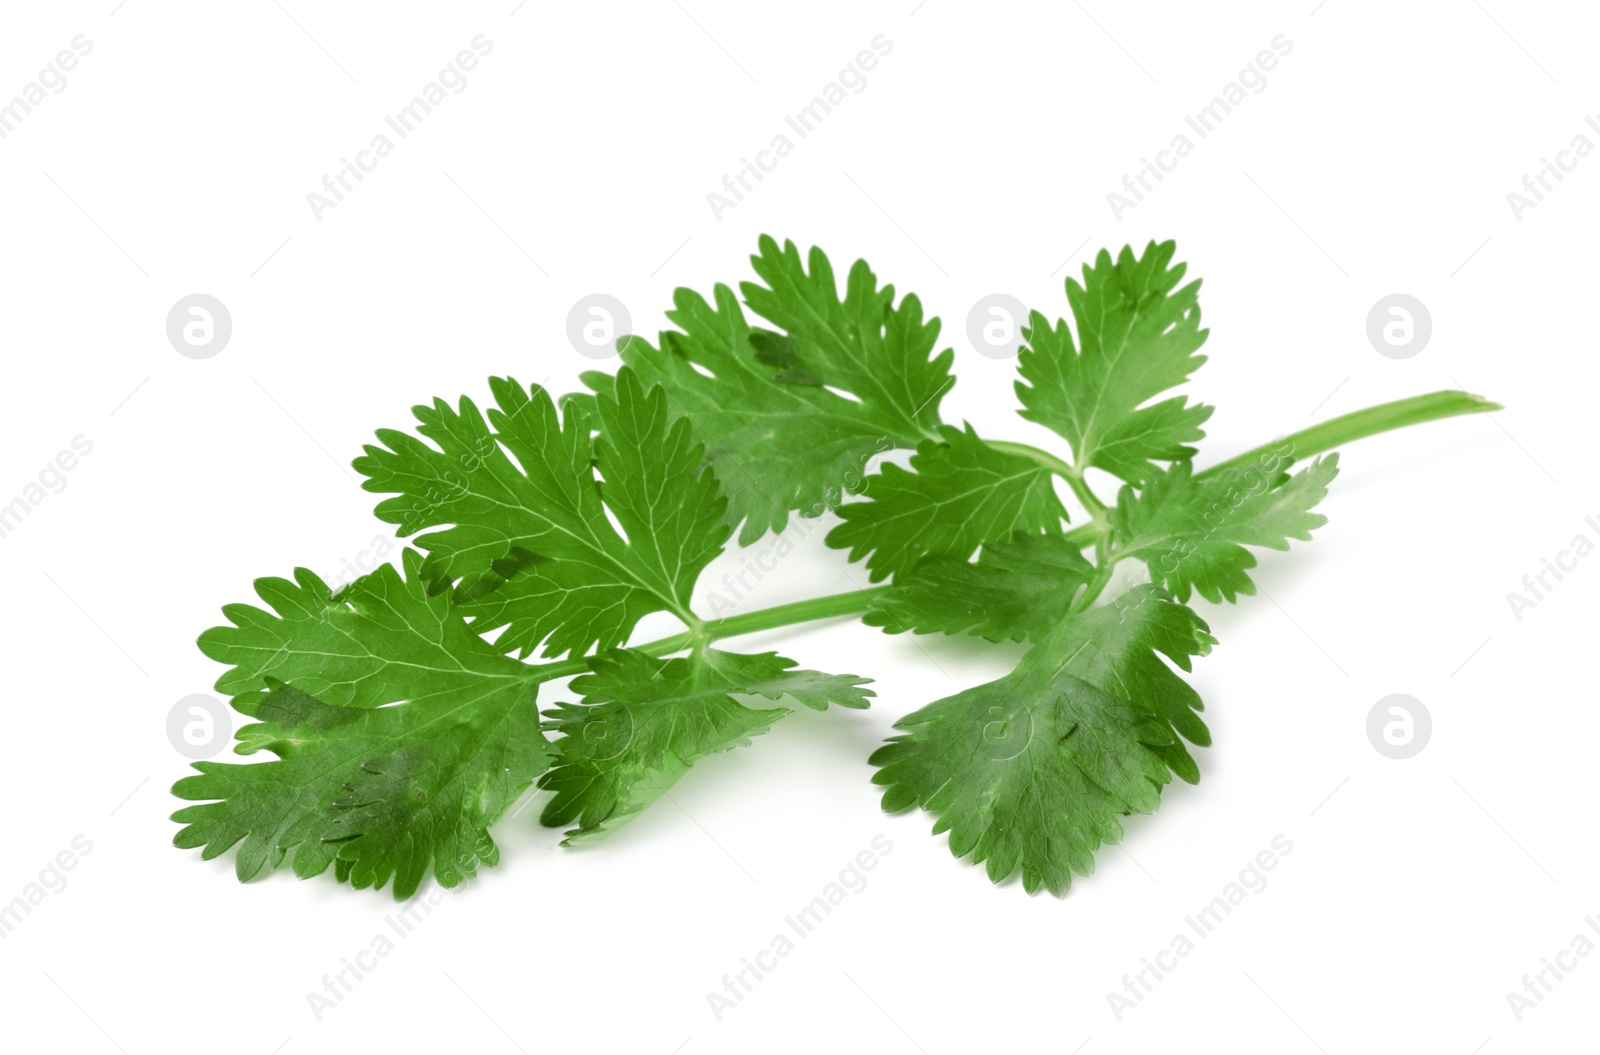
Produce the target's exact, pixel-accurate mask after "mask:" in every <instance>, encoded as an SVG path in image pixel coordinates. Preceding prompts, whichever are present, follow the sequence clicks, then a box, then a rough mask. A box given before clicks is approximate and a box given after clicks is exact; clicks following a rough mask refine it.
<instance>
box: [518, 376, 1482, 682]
mask: <svg viewBox="0 0 1600 1055" xmlns="http://www.w3.org/2000/svg"><path fill="white" fill-rule="evenodd" d="M1499 409H1500V404H1498V403H1490V402H1488V401H1486V400H1484V399H1483V398H1482V397H1480V396H1474V395H1468V394H1467V393H1466V392H1458V391H1453V390H1446V391H1441V392H1430V393H1429V394H1427V395H1425V396H1412V397H1411V398H1409V399H1398V400H1395V401H1394V402H1393V403H1380V404H1379V405H1378V406H1375V407H1368V408H1366V409H1365V410H1357V411H1355V412H1354V413H1350V414H1344V415H1342V416H1340V417H1337V418H1334V419H1332V420H1331V421H1324V422H1323V423H1322V424H1320V425H1313V426H1311V427H1310V428H1308V429H1301V430H1300V431H1299V432H1294V433H1290V434H1289V435H1288V436H1284V437H1282V438H1281V439H1278V440H1274V441H1273V442H1271V443H1264V444H1262V445H1261V446H1259V447H1254V448H1252V449H1250V450H1248V451H1245V452H1244V453H1243V454H1240V455H1236V456H1235V457H1232V458H1229V459H1228V460H1227V461H1225V462H1221V463H1219V464H1217V465H1213V466H1211V468H1209V469H1205V470H1203V471H1201V472H1198V473H1196V474H1195V476H1196V478H1200V477H1206V476H1214V475H1216V474H1217V473H1221V472H1226V471H1227V470H1229V469H1236V468H1239V467H1241V466H1245V465H1250V464H1251V463H1255V462H1264V461H1267V460H1269V459H1272V460H1274V461H1275V463H1276V464H1278V466H1279V468H1283V467H1286V466H1287V465H1288V464H1289V463H1290V462H1292V461H1297V460H1300V459H1303V458H1310V457H1314V456H1315V455H1318V454H1322V453H1324V452H1326V451H1330V450H1333V449H1334V448H1335V447H1340V446H1343V445H1344V444H1346V443H1351V442H1353V441H1355V440H1359V439H1365V438H1366V437H1368V436H1376V435H1378V434H1379V433H1381V432H1391V431H1393V430H1395V429H1403V428H1406V427H1407V426H1410V425H1420V424H1422V423H1424V422H1428V421H1438V420H1440V419H1441V418H1453V417H1456V416H1457V415H1460V414H1480V413H1484V412H1487V411H1492V410H1499ZM989 446H991V447H994V448H995V449H996V450H1002V451H1005V452H1007V453H1008V454H1015V455H1017V456H1019V457H1023V458H1027V459H1028V460H1030V461H1033V462H1036V463H1038V464H1039V465H1042V466H1044V467H1045V468H1047V469H1049V470H1050V471H1051V472H1052V473H1055V474H1057V475H1059V476H1061V477H1062V478H1064V479H1065V480H1066V481H1067V482H1068V483H1069V484H1070V485H1072V490H1073V493H1074V494H1075V495H1077V496H1078V500H1079V501H1080V502H1082V503H1083V505H1084V508H1085V509H1087V510H1089V512H1090V513H1091V514H1092V515H1093V517H1094V519H1093V520H1091V521H1090V522H1089V523H1087V524H1080V525H1079V526H1077V527H1075V528H1073V529H1072V530H1070V531H1068V532H1067V533H1066V537H1067V538H1068V539H1070V540H1072V541H1073V542H1076V543H1078V544H1080V545H1083V544H1087V543H1101V544H1103V543H1104V541H1105V538H1106V532H1107V520H1106V515H1105V509H1106V507H1105V505H1104V504H1103V503H1102V502H1101V501H1100V500H1099V499H1098V498H1097V497H1096V496H1095V495H1094V493H1093V492H1092V491H1090V490H1089V488H1088V485H1087V484H1085V483H1084V481H1083V478H1082V477H1081V475H1080V474H1079V473H1078V471H1077V470H1076V469H1074V468H1073V467H1072V466H1071V465H1068V464H1067V463H1066V462H1064V461H1062V460H1061V459H1060V458H1057V457H1056V456H1055V455H1053V454H1051V453H1050V452H1049V451H1042V450H1040V449H1039V448H1037V447H1031V446H1029V445H1028V444H1026V443H1012V442H1009V441H1003V440H1002V441H990V442H989ZM1115 563H1116V561H1115V560H1113V561H1110V562H1109V563H1106V564H1104V566H1102V567H1101V568H1100V569H1099V570H1098V571H1097V573H1096V575H1095V577H1094V579H1093V580H1092V581H1091V582H1090V584H1089V587H1088V589H1086V590H1085V591H1084V593H1083V594H1082V595H1081V596H1080V597H1079V599H1078V602H1077V603H1076V604H1075V605H1074V606H1073V608H1074V610H1075V611H1081V610H1082V609H1083V608H1087V607H1088V606H1089V605H1090V604H1091V603H1092V602H1093V601H1094V600H1095V598H1096V597H1097V596H1099V594H1100V591H1101V590H1103V589H1105V586H1106V583H1107V582H1109V581H1110V578H1111V567H1112V565H1114V564H1115ZM887 589H888V587H887V586H872V587H868V588H867V589H865V590H851V591H850V592H848V593H836V594H829V595H827V596H825V597H813V598H811V599H810V600H805V601H795V602H793V603H791V604H780V605H776V606H774V607H772V608H762V609H759V610H757V611H754V612H745V613H744V614H742V615H730V616H727V617H725V618H722V619H708V620H700V619H699V618H698V617H693V616H691V619H693V621H692V622H689V620H685V622H689V625H690V629H688V630H685V631H683V632H682V633H679V634H673V635H672V636H671V637H664V638H661V639H659V640H657V641H650V642H647V643H645V644H642V645H636V646H633V647H635V648H637V649H639V650H640V651H641V652H646V653H648V654H650V655H652V656H670V655H672V654H673V653H674V652H679V651H682V650H683V649H686V648H690V647H692V646H698V645H706V644H709V643H711V642H712V641H717V640H720V639H721V638H725V637H738V636H740V635H741V634H753V633H756V632H757V631H761V630H775V629H777V628H778V627H783V626H793V625H795V624H796V623H809V622H812V621H814V620H817V619H831V618H834V617H836V616H841V615H858V614H860V613H861V612H864V611H866V610H867V608H868V607H869V606H870V605H871V603H872V599H873V598H874V597H877V596H878V595H880V594H881V593H883V592H884V591H885V590H887ZM528 669H529V676H530V677H533V678H536V679H537V680H539V681H553V680H555V679H556V678H566V677H571V676H572V675H574V674H582V673H583V672H584V671H586V670H588V669H589V662H588V660H586V659H568V660H562V661H560V662H557V663H542V664H538V665H537V666H532V665H530V667H529V668H528Z"/></svg>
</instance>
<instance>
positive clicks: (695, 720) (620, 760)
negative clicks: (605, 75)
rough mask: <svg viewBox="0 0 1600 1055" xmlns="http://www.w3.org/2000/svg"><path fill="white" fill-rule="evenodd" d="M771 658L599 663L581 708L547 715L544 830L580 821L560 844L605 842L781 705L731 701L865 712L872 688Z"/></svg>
mask: <svg viewBox="0 0 1600 1055" xmlns="http://www.w3.org/2000/svg"><path fill="white" fill-rule="evenodd" d="M794 665H795V664H794V661H793V660H790V659H784V658H783V657H782V656H779V655H777V654H776V653H773V652H766V653H761V654H759V655H741V654H738V653H733V652H721V651H717V650H713V649H703V650H700V651H697V652H695V653H692V654H690V655H688V656H682V657H679V658H676V659H666V660H662V659H656V658H654V657H652V656H650V655H648V654H646V653H644V652H640V651H637V650H634V649H618V650H615V651H612V652H607V653H603V654H601V655H599V656H596V657H595V658H594V659H593V660H591V662H590V667H591V673H588V674H584V675H582V676H581V677H577V678H574V679H573V680H572V691H574V692H576V693H579V694H580V695H581V696H582V697H583V702H582V703H562V704H558V705H556V706H555V707H553V708H551V709H550V710H548V711H546V712H545V713H546V715H547V716H548V718H549V719H550V720H549V721H548V722H547V723H546V727H547V728H550V729H553V730H556V731H559V732H561V733H563V734H564V735H563V737H562V738H561V739H560V740H558V741H556V748H557V750H558V751H559V753H560V757H559V758H558V759H557V761H556V764H555V766H554V767H553V768H552V769H551V770H550V771H549V772H548V773H546V774H545V775H544V776H543V777H542V778H540V780H539V786H540V787H541V788H544V789H547V790H549V791H553V792H554V793H555V796H554V797H553V798H552V799H551V800H550V801H549V803H548V804H547V805H546V806H545V809H544V814H543V816H542V818H541V820H542V822H543V823H544V824H546V825H549V826H550V827H560V826H562V825H565V824H571V823H573V822H574V821H576V822H577V825H578V826H577V827H576V828H574V829H572V830H571V831H569V832H567V838H566V839H565V841H564V842H565V844H573V843H576V842H587V841H592V840H594V839H597V838H600V837H603V836H605V835H608V834H610V833H611V832H612V831H614V830H616V829H617V828H618V827H620V826H621V825H622V824H624V823H626V822H627V821H628V820H631V819H632V818H633V817H634V816H635V815H636V814H638V813H639V811H641V810H642V809H644V808H645V807H646V806H648V805H650V804H651V803H652V802H654V801H656V800H657V799H659V798H660V797H661V796H662V795H664V794H666V792H667V791H668V790H669V789H670V788H671V787H672V785H673V784H675V783H676V782H677V781H678V779H679V778H680V777H681V776H683V774H684V773H685V772H687V771H688V769H689V767H690V766H692V765H693V764H694V763H695V762H696V761H698V760H699V759H701V758H703V757H705V756H706V755H709V754H713V753H715V752H718V751H726V750H728V749H730V748H733V747H739V746H742V745H744V744H748V743H749V742H750V737H752V736H756V735H758V734H760V733H764V732H766V731H767V729H768V728H770V727H771V725H772V723H773V722H774V721H776V720H777V719H779V718H781V717H783V716H784V715H786V714H788V713H789V712H788V710H786V709H785V708H782V707H775V708H764V709H760V710H755V709H752V708H750V707H746V706H744V705H743V704H741V703H739V702H737V701H736V700H734V699H733V696H734V695H744V696H762V697H765V698H767V699H770V700H777V699H780V698H782V697H784V696H788V697H791V698H793V699H794V700H796V701H797V702H799V703H801V704H802V705H804V706H806V707H811V708H814V709H816V710H822V709H824V708H826V707H827V706H828V704H830V703H834V704H838V705H839V706H841V707H865V706H867V697H869V696H871V695H872V692H871V690H868V689H863V688H861V685H862V684H863V683H864V681H865V679H863V678H857V677H854V676H851V675H837V674H822V673H819V672H817V671H814V670H793V669H791V668H793V667H794Z"/></svg>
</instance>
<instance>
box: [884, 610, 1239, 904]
mask: <svg viewBox="0 0 1600 1055" xmlns="http://www.w3.org/2000/svg"><path fill="white" fill-rule="evenodd" d="M1212 643H1213V638H1212V637H1211V635H1210V633H1209V632H1208V631H1207V628H1206V625H1205V623H1204V622H1202V621H1201V620H1200V618H1199V617H1198V616H1196V615H1195V614H1194V613H1193V612H1192V611H1190V610H1189V609H1188V608H1186V607H1184V606H1182V605H1180V604H1178V603H1177V602H1175V601H1172V600H1171V599H1170V598H1168V597H1167V596H1166V595H1165V594H1164V593H1162V592H1161V591H1160V590H1159V588H1157V587H1154V586H1150V585H1145V586H1140V587H1136V588H1135V589H1134V590H1133V591H1130V592H1129V593H1128V594H1126V595H1124V597H1123V598H1122V599H1121V600H1120V602H1119V603H1118V604H1116V605H1111V606H1107V607H1103V608H1098V609H1093V610H1091V611H1088V612H1085V613H1082V614H1080V615H1076V616H1074V617H1072V618H1070V619H1068V620H1067V621H1066V622H1065V623H1063V624H1062V625H1061V627H1060V628H1059V629H1058V630H1057V631H1056V632H1055V633H1054V634H1052V635H1051V636H1049V637H1048V638H1046V639H1045V640H1044V641H1043V642H1041V643H1040V644H1039V645H1037V646H1035V647H1034V648H1033V649H1032V650H1031V651H1030V652H1028V654H1027V655H1025V656H1024V657H1023V658H1022V661H1021V662H1020V663H1019V664H1018V666H1017V668H1016V670H1014V671H1013V672H1012V673H1011V674H1008V675H1006V676H1005V677H1003V678H1001V679H999V680H997V681H993V682H989V683H987V684H984V685H979V686H977V687H976V688H972V689H967V690H966V691H964V692H960V693H957V694H956V695H954V696H949V697H946V698H945V699H942V700H938V701H936V702H934V703H932V704H929V705H928V706H926V707H924V708H922V709H921V710H919V711H916V712H914V713H912V714H909V715H907V716H906V717H905V718H903V719H901V720H900V721H899V722H897V723H896V728H898V729H902V730H905V732H904V733H903V734H902V735H899V736H896V737H893V738H892V739H891V740H890V741H889V742H888V743H886V744H885V745H884V746H883V747H881V748H879V749H878V751H877V752H876V753H874V754H873V756H872V758H871V762H872V763H873V764H874V765H876V766H879V767H880V769H879V772H878V773H877V775H876V776H875V777H874V778H873V780H874V781H875V782H876V783H878V784H881V785H884V786H885V788H886V789H887V790H885V792H884V795H883V806H884V809H886V810H888V811H890V812H900V811H902V810H907V809H911V808H912V807H921V808H923V809H925V810H928V811H929V812H931V813H933V814H934V815H935V816H936V817H937V818H938V821H937V823H936V824H935V826H934V832H935V833H939V832H945V831H948V832H949V833H950V851H951V852H952V853H953V854H955V855H956V856H957V857H966V856H971V858H972V860H973V861H974V862H975V863H976V862H985V863H986V864H987V868H988V874H989V878H990V879H991V880H993V881H995V882H997V883H998V882H1000V881H1001V880H1003V879H1005V878H1007V877H1008V876H1010V875H1012V874H1014V873H1016V872H1018V871H1020V872H1021V873H1022V883H1023V886H1024V888H1025V889H1027V890H1028V892H1029V893H1032V892H1034V891H1036V890H1038V889H1039V888H1041V887H1043V888H1046V889H1048V890H1050V892H1051V893H1053V894H1056V895H1057V896H1061V895H1064V894H1065V893H1066V891H1067V888H1068V886H1069V885H1070V884H1071V881H1072V874H1073V873H1074V872H1075V873H1077V874H1079V875H1088V874H1089V873H1090V871H1091V870H1092V869H1093V866H1094V856H1093V855H1094V851H1095V850H1096V849H1098V848H1099V847H1100V845H1101V844H1102V843H1115V842H1118V841H1120V840H1121V838H1122V826H1121V824H1120V823H1119V822H1118V820H1117V818H1118V817H1119V816H1123V815H1126V814H1129V813H1133V812H1139V813H1151V812H1153V811H1154V810H1155V808H1156V806H1157V805H1158V804H1159V801H1160V791H1161V788H1162V787H1163V786H1165V785H1166V784H1167V782H1168V781H1169V780H1170V779H1171V777H1170V773H1173V772H1175V773H1177V774H1178V775H1179V776H1181V777H1183V778H1184V779H1186V780H1196V779H1198V772H1197V770H1196V768H1195V766H1194V764H1193V759H1192V758H1191V757H1190V756H1189V754H1188V751H1187V750H1186V749H1185V748H1184V746H1183V742H1182V740H1181V739H1180V738H1179V736H1180V734H1182V736H1184V737H1187V738H1188V739H1189V740H1190V741H1191V742H1192V743H1197V744H1204V743H1206V742H1208V740H1209V737H1208V735H1207V734H1206V732H1205V726H1204V725H1203V724H1201V722H1200V719H1199V717H1198V716H1197V715H1196V713H1195V712H1196V711H1197V710H1198V709H1199V706H1200V701H1199V697H1198V696H1197V695H1196V694H1195V692H1194V690H1193V689H1191V688H1190V687H1189V686H1188V685H1187V684H1186V683H1185V682H1184V681H1183V680H1182V679H1181V678H1180V677H1178V675H1177V674H1175V673H1173V671H1172V670H1171V669H1170V668H1168V667H1167V666H1166V664H1165V663H1164V662H1163V661H1162V659H1161V658H1160V657H1161V655H1165V656H1166V657H1167V658H1168V659H1170V660H1171V661H1172V662H1173V663H1175V664H1176V665H1178V666H1179V667H1180V668H1182V669H1184V670H1188V669H1189V665H1190V658H1191V657H1193V656H1198V655H1203V654H1204V653H1206V652H1207V651H1209V649H1210V647H1211V645H1212Z"/></svg>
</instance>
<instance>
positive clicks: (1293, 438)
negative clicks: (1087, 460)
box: [1066, 389, 1502, 546]
mask: <svg viewBox="0 0 1600 1055" xmlns="http://www.w3.org/2000/svg"><path fill="white" fill-rule="evenodd" d="M1500 409H1502V408H1501V406H1500V404H1499V403H1491V402H1489V401H1488V400H1486V399H1484V398H1483V397H1482V396H1474V395H1470V394H1468V393H1466V392H1459V391H1455V390H1453V389H1445V390H1443V391H1439V392H1429V393H1428V394H1427V395H1425V396H1411V397H1410V398H1408V399H1397V400H1395V401H1394V402H1392V403H1379V404H1378V405H1377V406H1375V407H1367V408H1366V409H1364V410H1357V411H1353V412H1352V413H1349V414H1343V415H1341V416H1339V417H1337V418H1333V419H1332V420H1330V421H1324V422H1323V423H1322V424H1320V425H1313V426H1311V427H1310V428H1308V429H1301V430H1300V431H1299V432H1291V433H1290V434H1289V435H1287V436H1284V437H1283V438H1282V439H1278V440H1274V441H1273V442H1271V443H1263V444H1262V445H1261V446H1259V447H1252V448H1251V449H1250V450H1247V451H1245V452H1244V453H1243V454H1238V455H1235V456H1234V457H1232V458H1229V459H1228V460H1227V461H1224V462H1219V463H1218V464H1216V465H1213V466H1211V467H1210V468H1208V469H1202V470H1201V471H1200V472H1197V473H1195V478H1196V479H1203V478H1205V477H1207V476H1215V475H1217V474H1218V473H1222V472H1226V471H1227V470H1229V469H1237V468H1240V467H1242V466H1246V465H1250V464H1253V463H1259V462H1265V461H1269V460H1271V459H1274V458H1280V459H1283V460H1281V461H1280V462H1279V466H1278V467H1279V468H1280V469H1282V468H1287V467H1288V465H1289V464H1290V463H1291V462H1294V461H1298V460H1300V459H1303V458H1312V457H1315V456H1316V455H1318V454H1324V453H1326V452H1328V451H1331V450H1333V449H1334V448H1336V447H1341V446H1343V445H1344V444H1346V443H1352V442H1354V441H1356V440H1360V439H1366V438H1367V437H1368V436H1376V435H1378V434H1379V433H1383V432H1393V431H1394V430H1395V429H1403V428H1406V427H1408V426H1411V425H1421V424H1424V423H1425V422H1429V421H1439V420H1441V419H1443V418H1453V417H1457V416H1459V415H1462V414H1484V413H1488V412H1490V411H1495V410H1500ZM1100 532H1101V529H1100V526H1099V525H1098V524H1081V525H1079V526H1078V527H1075V528H1073V529H1071V530H1070V531H1068V532H1067V533H1066V537H1067V538H1068V539H1069V540H1071V541H1072V542H1075V543H1077V544H1078V545H1080V546H1081V545H1085V544H1087V543H1092V542H1094V541H1095V540H1096V539H1097V538H1099V537H1100Z"/></svg>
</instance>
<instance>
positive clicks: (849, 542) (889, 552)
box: [827, 425, 1067, 582]
mask: <svg viewBox="0 0 1600 1055" xmlns="http://www.w3.org/2000/svg"><path fill="white" fill-rule="evenodd" d="M939 435H940V437H941V439H942V442H938V441H934V440H926V441H924V442H923V443H922V445H921V446H919V447H918V448H917V453H916V454H914V455H912V456H911V469H910V470H909V471H908V470H906V469H903V468H901V467H900V466H898V465H895V464H893V463H888V464H885V465H883V466H882V467H881V468H880V469H879V471H878V472H877V473H874V474H873V475H872V476H869V477H867V481H866V486H865V487H864V488H863V494H864V495H865V496H866V497H867V498H868V499H870V501H865V502H851V503H849V504H846V505H844V506H841V507H840V508H839V509H838V514H839V517H840V519H841V520H842V521H843V523H841V524H840V525H838V526H837V527H835V528H834V529H833V530H832V531H830V532H828V536H827V543H828V545H830V546H832V547H834V548H835V549H848V550H849V551H850V559H851V560H860V559H862V558H863V557H866V559H867V569H868V571H869V572H870V574H871V578H872V581H873V582H877V581H879V580H881V579H883V578H885V577H887V576H889V575H899V574H900V573H902V572H905V571H908V570H909V569H910V568H911V567H912V566H913V565H915V564H916V563H917V562H918V561H919V560H921V559H922V558H924V557H929V556H951V557H956V558H958V559H961V560H966V559H967V558H968V557H970V556H971V555H972V554H973V552H974V551H976V550H977V548H978V547H979V546H980V545H981V544H983V543H984V542H986V541H988V540H991V539H1006V538H1010V537H1012V536H1013V535H1015V534H1016V533H1018V532H1023V533H1026V534H1041V533H1044V532H1050V531H1057V530H1059V528H1060V526H1061V521H1062V520H1063V519H1065V518H1066V515H1067V511H1066V510H1065V509H1064V508H1062V505H1061V499H1060V498H1058V497H1057V496H1056V491H1055V483H1054V480H1053V478H1052V477H1051V475H1050V470H1049V469H1047V468H1045V467H1044V466H1042V465H1040V464H1039V463H1038V462H1036V461H1032V460H1030V459H1028V458H1024V457H1022V456H1021V455H1017V454H1012V453H1010V452H1008V451H1001V450H997V449H996V448H994V447H991V446H990V445H988V444H987V443H984V442H983V440H981V439H979V438H978V435H977V433H975V432H973V431H972V426H970V425H969V426H967V427H966V428H965V429H957V428H954V427H952V426H949V425H941V426H940V427H939Z"/></svg>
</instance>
